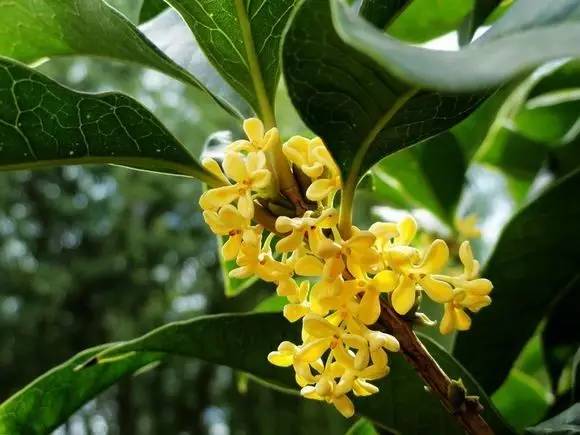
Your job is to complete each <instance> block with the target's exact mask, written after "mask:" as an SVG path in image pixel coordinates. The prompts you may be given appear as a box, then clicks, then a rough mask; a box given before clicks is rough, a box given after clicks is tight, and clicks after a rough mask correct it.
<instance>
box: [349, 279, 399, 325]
mask: <svg viewBox="0 0 580 435" xmlns="http://www.w3.org/2000/svg"><path fill="white" fill-rule="evenodd" d="M397 278H398V276H397V274H396V273H395V272H393V271H392V270H383V271H382V272H379V273H377V274H376V275H375V276H374V277H373V278H371V279H368V278H365V279H357V280H352V281H347V282H346V283H345V285H346V286H352V287H353V288H354V291H355V292H356V293H362V298H361V300H360V305H359V307H358V314H357V317H358V319H359V320H360V321H361V322H363V323H364V324H365V325H372V324H373V323H375V322H376V321H377V320H378V318H379V315H380V313H381V302H380V296H381V293H388V292H392V291H393V290H394V289H395V286H396V285H397Z"/></svg>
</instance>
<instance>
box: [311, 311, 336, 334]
mask: <svg viewBox="0 0 580 435" xmlns="http://www.w3.org/2000/svg"><path fill="white" fill-rule="evenodd" d="M303 327H304V329H305V330H306V332H308V334H310V335H312V336H313V337H317V338H325V337H332V336H334V335H340V328H338V327H337V326H334V325H332V324H331V323H330V322H328V321H327V320H326V319H324V318H323V317H320V316H318V315H316V314H309V315H307V316H306V317H304V322H303Z"/></svg>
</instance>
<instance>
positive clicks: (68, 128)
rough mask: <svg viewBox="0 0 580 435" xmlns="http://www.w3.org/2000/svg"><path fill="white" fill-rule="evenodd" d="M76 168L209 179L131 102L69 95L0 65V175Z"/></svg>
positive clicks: (36, 76) (23, 70)
mask: <svg viewBox="0 0 580 435" xmlns="http://www.w3.org/2000/svg"><path fill="white" fill-rule="evenodd" d="M80 164H115V165H121V166H129V167H132V168H137V169H143V170H148V171H154V172H164V173H169V174H176V175H184V176H188V177H194V178H198V179H200V180H202V181H211V180H212V179H213V178H212V176H211V175H210V174H209V173H207V172H205V170H204V169H203V168H202V167H201V166H200V165H199V163H197V161H196V160H195V159H194V158H193V157H192V155H191V154H190V153H189V152H188V151H187V150H186V149H185V148H184V147H183V146H182V145H181V144H180V143H179V142H178V141H177V139H175V138H174V137H173V136H172V135H171V133H169V131H167V130H166V129H165V127H163V125H162V124H161V123H160V122H159V121H158V120H157V119H156V118H155V117H154V116H153V115H152V114H151V113H150V112H149V111H147V110H146V109H145V108H144V107H143V106H141V105H140V104H139V103H137V102H136V101H134V100H133V99H132V98H130V97H127V96H125V95H123V94H118V93H105V94H85V93H79V92H74V91H72V90H70V89H68V88H65V87H64V86H61V85H59V84H58V83H56V82H54V81H52V80H51V79H49V78H47V77H45V76H43V75H41V74H40V73H38V72H36V71H34V70H32V69H30V68H27V67H25V66H24V65H22V64H19V63H16V62H13V61H10V60H7V59H3V58H0V170H18V169H34V168H42V167H51V166H60V165H80Z"/></svg>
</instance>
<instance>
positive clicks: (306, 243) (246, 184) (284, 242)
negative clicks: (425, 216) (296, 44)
mask: <svg viewBox="0 0 580 435" xmlns="http://www.w3.org/2000/svg"><path fill="white" fill-rule="evenodd" d="M243 128H244V131H245V133H246V136H247V137H248V139H247V140H246V139H243V140H238V141H235V142H233V143H231V144H230V145H228V146H227V147H226V152H225V156H224V161H223V164H222V166H221V167H220V164H218V162H217V161H215V160H213V159H205V160H204V161H203V162H202V164H203V166H204V167H205V168H206V169H207V170H208V171H209V172H211V173H212V174H213V175H214V176H215V177H216V178H218V179H219V180H221V181H222V182H223V186H220V187H217V188H214V189H210V190H208V191H207V192H205V193H204V194H203V195H202V196H201V198H200V201H199V204H200V206H201V207H202V208H203V210H204V212H203V216H204V219H205V221H206V222H207V224H208V225H209V227H210V228H211V230H212V231H213V232H214V233H216V234H218V235H220V236H229V238H228V240H227V241H226V243H225V244H224V246H223V248H222V253H223V256H224V257H225V258H226V259H234V258H235V260H236V264H237V266H238V267H237V268H235V269H234V270H232V271H231V272H230V276H231V277H234V278H248V277H251V276H257V277H259V278H261V279H262V280H263V281H266V282H272V283H274V284H275V285H276V292H277V293H278V294H279V295H280V296H284V297H286V298H287V300H288V303H287V304H286V306H285V307H284V310H283V314H284V316H285V317H286V318H287V319H288V320H289V321H290V322H297V321H299V320H302V337H301V338H302V340H301V341H302V343H301V344H299V345H297V344H294V343H291V342H289V341H284V342H282V343H280V345H279V346H278V348H277V350H276V351H274V352H270V354H269V355H268V360H269V361H270V362H271V363H272V364H275V365H277V366H282V367H289V366H292V367H293V369H294V372H295V379H296V382H297V384H298V385H299V386H300V387H301V394H302V396H304V397H307V398H310V399H316V400H323V401H326V402H328V403H331V404H333V405H334V406H335V407H336V408H337V409H338V411H339V412H341V413H342V414H343V415H344V416H346V417H350V416H352V415H353V414H354V405H353V403H352V401H351V399H350V397H349V394H350V393H351V392H352V393H353V394H354V395H355V396H368V395H371V394H375V393H376V392H378V388H377V387H376V386H375V385H373V384H372V383H371V381H374V380H377V379H380V378H382V377H384V376H386V375H387V374H388V373H389V370H390V369H389V365H388V364H389V357H388V352H397V351H399V349H400V345H399V342H398V341H397V339H396V338H395V337H393V336H392V335H389V334H387V333H384V332H381V331H375V330H373V329H371V327H370V325H373V324H375V323H376V322H377V321H378V319H379V317H380V313H381V299H380V298H381V293H389V294H390V295H391V296H390V299H389V300H390V303H391V304H392V306H393V307H394V309H395V310H396V311H397V312H398V313H399V314H405V313H407V312H408V311H409V310H410V309H411V308H412V307H413V305H414V304H415V297H416V291H417V290H418V289H421V290H423V291H425V292H426V293H427V294H428V295H429V297H430V298H431V299H433V300H434V301H436V302H440V303H444V304H445V314H444V317H443V319H442V321H441V325H440V330H441V332H442V333H449V332H451V331H453V330H456V329H458V330H464V329H468V328H469V326H470V323H471V320H470V318H469V316H468V315H467V314H466V312H465V311H466V310H469V311H472V312H476V311H478V310H479V309H481V308H482V307H484V306H486V305H488V304H489V303H490V302H491V299H490V297H489V293H490V291H491V288H492V286H491V283H490V282H489V281H488V280H486V279H481V278H477V274H478V271H479V263H478V262H477V261H476V260H475V259H474V258H473V253H472V252H471V248H470V246H469V244H468V243H464V244H462V245H461V247H460V251H459V257H460V259H461V262H462V264H463V272H462V273H461V274H459V275H457V276H448V275H437V273H440V272H441V270H442V269H443V268H444V267H445V265H446V263H447V260H448V256H449V250H448V248H447V245H446V244H445V242H443V241H442V240H435V241H434V242H433V243H431V245H430V247H429V249H428V250H427V251H426V252H425V253H422V252H421V251H419V250H418V249H416V248H413V247H411V246H410V243H411V242H412V241H413V239H414V237H415V235H416V233H417V223H416V222H415V220H414V219H413V218H412V217H411V216H408V217H405V218H404V219H402V220H401V221H400V222H398V223H388V222H377V223H375V224H373V225H372V226H371V227H370V229H369V230H368V231H361V230H359V229H358V228H356V227H352V228H351V230H352V235H351V236H350V238H349V239H347V240H344V239H343V238H342V236H341V234H340V232H339V230H338V212H337V210H335V209H334V208H332V207H331V206H332V204H333V201H334V196H335V193H336V192H337V191H339V190H340V189H341V187H342V184H341V175H340V170H339V167H338V166H337V165H336V163H335V162H334V160H333V158H332V156H331V155H330V153H329V151H328V150H327V148H326V146H325V145H324V143H323V141H322V140H321V139H320V138H314V139H312V140H310V139H307V138H304V137H300V136H295V137H292V138H291V139H290V140H289V141H288V142H286V143H285V144H284V145H283V154H284V155H285V156H286V158H287V159H288V161H289V162H290V163H292V164H293V165H294V166H293V167H292V165H290V167H291V168H293V169H294V170H296V168H298V169H299V170H300V171H301V172H302V173H303V174H305V175H306V176H307V177H309V178H310V180H311V181H312V182H311V184H310V185H309V187H308V188H307V190H306V197H307V198H308V199H309V200H311V201H317V202H318V204H317V205H318V209H317V210H316V211H313V210H308V211H306V212H304V213H303V214H302V215H301V216H296V217H290V216H284V215H282V216H278V217H277V218H276V220H275V225H274V226H275V230H276V233H277V234H278V235H280V240H279V241H278V242H277V243H276V252H277V253H278V254H279V255H280V257H279V258H278V257H275V256H274V255H273V253H272V249H271V241H272V240H273V239H274V237H275V234H274V233H270V234H269V235H268V237H267V238H266V239H265V241H264V242H262V236H263V233H264V227H262V226H261V225H259V224H258V225H255V226H252V219H253V218H254V199H255V198H256V197H258V196H260V197H262V198H266V199H267V198H275V197H277V195H279V192H277V189H278V185H277V182H276V179H275V178H276V177H274V176H273V174H274V173H275V169H274V168H273V166H272V165H273V163H272V162H269V161H268V160H267V158H266V153H265V152H266V151H269V150H271V149H272V147H277V146H280V137H279V132H278V130H277V129H276V128H272V129H270V130H269V131H267V132H266V131H265V129H264V125H263V124H262V122H261V121H260V120H258V119H256V118H251V119H247V120H246V121H244V124H243ZM274 151H275V150H274ZM274 154H276V156H277V158H278V157H280V154H279V153H274ZM267 155H268V156H271V153H268V154H267ZM278 163H280V162H279V161H278V160H277V162H276V164H278ZM282 163H284V162H282ZM284 165H285V163H284ZM285 166H286V165H285ZM302 173H301V174H300V175H302ZM300 180H301V181H303V177H301V178H300ZM234 204H235V205H234ZM306 207H307V206H305V205H303V206H301V207H297V210H303V209H304V208H306ZM278 212H279V213H283V209H282V208H281V207H279V209H278ZM263 217H264V215H260V216H257V218H260V219H261V218H263ZM268 223H270V222H268ZM457 226H458V228H459V230H460V231H462V229H461V228H462V226H463V230H464V231H463V232H464V233H465V232H468V230H473V228H474V226H475V218H474V217H471V216H468V217H467V218H466V219H465V220H463V221H461V222H459V223H458V225H457ZM268 228H270V226H268ZM298 277H309V278H310V277H312V278H314V279H313V280H312V282H313V284H312V285H311V282H310V281H309V280H308V279H305V278H298Z"/></svg>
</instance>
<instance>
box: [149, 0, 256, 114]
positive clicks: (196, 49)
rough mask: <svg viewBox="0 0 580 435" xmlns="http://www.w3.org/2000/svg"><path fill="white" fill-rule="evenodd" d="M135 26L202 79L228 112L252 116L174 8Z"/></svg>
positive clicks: (179, 63)
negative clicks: (222, 102) (226, 107)
mask: <svg viewBox="0 0 580 435" xmlns="http://www.w3.org/2000/svg"><path fill="white" fill-rule="evenodd" d="M139 30H140V31H141V32H143V34H144V35H145V36H146V37H147V38H149V39H150V40H151V41H152V42H153V43H154V44H155V45H156V46H157V47H158V48H159V49H160V50H161V51H163V53H165V54H166V55H167V56H168V57H170V58H171V59H172V60H173V61H174V62H175V63H176V64H178V65H179V66H181V67H182V68H184V69H185V70H187V71H189V73H191V74H192V75H193V76H194V77H196V78H197V79H198V80H199V81H200V82H202V83H203V84H204V86H205V87H206V88H207V89H208V90H209V91H210V92H211V93H212V94H213V95H215V96H217V97H218V98H220V99H221V100H222V101H224V102H225V103H226V104H227V105H228V107H229V110H230V111H231V112H234V113H235V114H236V115H237V116H239V117H240V118H249V117H250V116H252V114H253V112H252V109H251V108H250V106H249V105H248V103H247V102H246V101H245V100H244V99H243V98H242V97H241V96H240V94H238V93H237V92H236V91H234V90H233V89H232V87H231V86H230V85H228V83H227V82H226V81H225V80H224V79H223V78H222V76H220V74H219V73H218V71H217V70H216V69H215V68H214V66H213V65H212V64H211V63H210V62H209V60H208V58H207V57H206V55H205V54H204V53H203V51H202V50H201V48H200V46H199V44H198V43H197V41H196V40H195V38H194V36H193V34H192V33H191V30H190V29H189V27H188V26H187V24H185V22H184V21H183V19H182V18H181V17H180V16H179V14H178V13H177V11H175V10H174V9H171V8H169V9H167V11H165V12H163V13H161V14H159V15H158V16H156V17H155V18H153V19H152V20H151V21H149V22H147V23H145V24H143V25H141V26H140V27H139Z"/></svg>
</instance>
